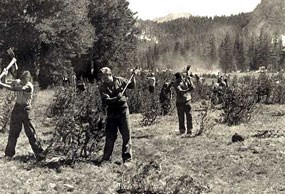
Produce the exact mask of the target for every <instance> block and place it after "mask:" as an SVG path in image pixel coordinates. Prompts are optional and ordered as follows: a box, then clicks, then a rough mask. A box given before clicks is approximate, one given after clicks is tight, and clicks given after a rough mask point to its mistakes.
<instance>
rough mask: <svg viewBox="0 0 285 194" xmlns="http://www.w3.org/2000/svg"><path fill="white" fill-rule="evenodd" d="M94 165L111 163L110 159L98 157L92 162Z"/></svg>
mask: <svg viewBox="0 0 285 194" xmlns="http://www.w3.org/2000/svg"><path fill="white" fill-rule="evenodd" d="M93 163H94V164H95V165H96V166H102V165H105V164H110V163H111V159H106V158H103V157H102V158H99V159H96V160H95V161H94V162H93Z"/></svg>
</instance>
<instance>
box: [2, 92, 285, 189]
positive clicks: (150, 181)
mask: <svg viewBox="0 0 285 194" xmlns="http://www.w3.org/2000/svg"><path fill="white" fill-rule="evenodd" d="M95 90H96V89H95V88H93V89H89V90H88V91H86V92H87V93H88V92H92V93H94V92H95V93H96V91H95ZM57 92H59V91H54V90H46V91H40V92H38V93H37V95H36V99H35V102H34V110H33V121H34V123H35V127H36V129H37V132H38V136H39V137H40V138H41V140H42V141H43V143H44V147H47V146H49V145H50V142H51V141H50V140H51V139H54V137H59V136H58V133H57V132H58V130H59V128H58V127H59V126H61V124H62V123H60V122H58V121H60V120H61V119H60V118H62V117H64V116H66V114H67V115H69V116H70V113H60V114H59V115H57V116H56V117H55V115H53V117H52V118H51V117H50V116H51V115H50V114H48V112H49V111H48V110H50V104H52V102H54V101H55V100H59V99H55V98H54V96H55V95H57ZM2 94H4V92H3V93H2ZM65 95H66V96H68V95H69V93H68V92H67V91H65ZM95 96H97V94H95ZM97 97H98V96H97ZM80 99H81V100H84V99H83V98H80ZM90 100H91V99H90V98H89V97H88V98H87V99H86V101H88V102H91V101H90ZM97 100H98V99H94V100H93V101H92V102H93V103H97ZM71 101H73V102H75V101H74V99H73V98H71ZM86 101H85V103H86ZM65 102H66V101H65ZM98 103H99V102H98ZM86 104H88V103H86ZM66 106H68V108H66V109H65V110H62V111H67V110H71V109H72V110H74V109H73V108H74V107H76V109H75V110H79V109H78V104H76V103H75V104H69V103H66ZM71 107H72V108H71ZM81 108H82V109H80V111H79V112H80V113H86V112H88V111H87V110H89V109H86V107H85V108H83V107H82V106H81ZM93 108H94V107H93ZM283 109H284V105H283V104H270V105H266V104H261V103H259V104H256V105H255V109H253V110H252V111H253V113H252V114H251V120H250V121H249V122H246V123H241V124H239V125H232V126H228V125H227V124H224V123H221V117H222V116H221V115H223V114H224V110H223V109H219V108H217V106H216V107H215V108H210V106H209V104H208V101H204V102H195V103H193V118H194V134H199V135H198V136H194V137H188V138H184V137H181V136H180V135H177V134H178V130H177V125H178V123H177V118H176V114H175V112H172V113H171V114H170V115H167V116H164V117H162V116H158V117H157V118H156V121H155V122H154V123H152V125H150V126H141V121H142V120H143V118H144V116H143V115H142V114H132V115H131V125H132V129H133V131H132V137H133V151H134V161H133V163H132V165H130V166H125V165H123V164H122V163H121V158H120V155H121V154H120V153H121V143H122V142H121V139H120V138H118V140H117V142H116V146H115V150H114V153H113V156H114V160H113V162H112V163H111V164H106V165H103V166H100V167H98V166H96V165H94V164H93V163H92V162H90V160H82V158H84V157H79V155H77V156H78V157H77V158H78V160H76V161H77V162H73V165H71V166H70V165H66V164H64V163H61V164H58V163H57V162H59V161H60V160H59V159H57V158H58V157H57V158H53V156H52V154H50V155H49V158H48V159H47V161H49V162H43V163H36V162H35V160H34V158H33V154H32V151H31V148H30V146H29V144H28V140H27V138H26V137H25V135H24V133H22V134H21V136H20V138H19V141H18V145H17V153H16V156H15V157H14V159H13V160H11V161H6V160H5V159H4V158H1V159H0V167H1V171H0V174H1V175H2V176H1V177H0V182H1V184H0V190H1V192H2V193H110V194H113V193H148V194H150V193H155V194H159V193H169V194H170V193H215V194H220V193H283V192H285V187H284V177H285V171H284V169H285V161H284V151H283V145H284V143H285V130H284V127H283V124H284V122H285V117H284V115H285V111H284V110H283ZM90 110H92V108H90ZM93 111H94V110H93ZM95 112H96V111H95ZM205 112H207V114H206V115H205ZM73 113H74V112H73ZM77 113H78V112H76V111H75V114H73V115H78V114H77ZM94 114H95V113H94ZM96 115H97V114H96ZM81 116H82V115H81ZM83 116H85V117H84V118H88V117H86V116H87V114H85V115H84V114H83ZM93 116H94V115H93ZM94 118H98V117H96V116H95V117H94ZM81 119H82V118H81ZM64 121H66V120H64ZM71 121H72V122H70V123H72V124H74V125H76V124H77V125H78V123H77V122H78V121H77V120H76V117H75V120H71ZM202 121H203V122H202ZM84 123H85V124H84ZM84 123H83V124H84V125H82V127H81V128H80V129H81V130H83V132H86V131H84V130H86V129H88V126H90V123H89V121H88V120H87V121H85V122H84ZM91 123H97V122H91ZM66 124H67V123H66ZM201 128H202V129H203V131H202V133H201ZM61 130H63V128H61ZM75 131H78V129H76V130H74V131H73V135H75ZM235 133H238V134H240V135H242V136H243V138H244V139H245V140H244V141H243V142H239V143H232V141H231V140H232V136H233V135H234V134H235ZM63 134H65V133H63ZM80 134H84V133H80ZM80 137H84V136H80ZM0 141H1V144H0V145H1V146H0V151H1V152H2V154H1V156H3V155H4V149H5V145H6V143H7V133H4V134H2V135H1V137H0ZM58 141H59V140H58ZM58 143H61V145H64V143H65V142H64V141H61V142H58ZM65 145H69V144H65ZM72 145H73V147H72V146H71V148H74V144H72ZM76 145H78V144H76ZM60 148H62V147H60ZM76 148H78V147H76ZM62 150H64V149H62ZM59 153H62V152H57V156H59ZM97 154H98V155H100V154H101V151H100V149H99V151H98V152H96V155H97ZM61 157H63V158H64V157H65V156H64V155H61ZM88 157H89V155H88ZM90 158H92V157H90ZM65 159H66V158H65ZM53 161H54V163H53ZM48 164H50V165H48ZM51 164H55V165H58V166H56V168H54V166H52V165H51Z"/></svg>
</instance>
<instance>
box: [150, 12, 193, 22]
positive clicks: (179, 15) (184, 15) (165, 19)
mask: <svg viewBox="0 0 285 194" xmlns="http://www.w3.org/2000/svg"><path fill="white" fill-rule="evenodd" d="M190 16H192V15H191V14H190V13H171V14H168V15H166V16H164V17H159V18H156V19H154V20H153V21H155V22H157V23H163V22H169V21H172V20H176V19H178V18H189V17H190Z"/></svg>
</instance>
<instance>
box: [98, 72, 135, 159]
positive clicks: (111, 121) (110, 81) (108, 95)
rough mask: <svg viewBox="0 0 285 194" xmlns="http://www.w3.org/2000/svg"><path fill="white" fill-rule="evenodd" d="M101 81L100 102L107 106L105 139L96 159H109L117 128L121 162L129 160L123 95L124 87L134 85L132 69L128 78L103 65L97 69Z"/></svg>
mask: <svg viewBox="0 0 285 194" xmlns="http://www.w3.org/2000/svg"><path fill="white" fill-rule="evenodd" d="M99 72H100V74H101V78H102V82H101V84H100V85H99V91H100V94H101V98H102V103H103V105H105V106H106V107H107V118H106V129H105V133H106V141H105V147H104V153H103V157H102V158H101V159H99V161H96V164H99V165H101V164H102V163H105V162H110V161H111V155H112V152H113V149H114V143H115V141H116V139H117V133H118V130H119V131H120V133H121V135H122V138H123V145H122V159H123V163H127V162H130V161H131V159H132V151H131V128H130V122H129V108H128V104H127V98H126V96H125V91H126V89H127V88H128V89H133V88H134V87H135V85H136V81H135V74H136V71H135V70H134V71H133V73H132V76H131V78H130V79H129V80H126V79H124V78H122V77H116V76H114V75H113V74H112V71H111V69H110V68H109V67H103V68H101V69H100V70H99Z"/></svg>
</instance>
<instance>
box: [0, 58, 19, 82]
mask: <svg viewBox="0 0 285 194" xmlns="http://www.w3.org/2000/svg"><path fill="white" fill-rule="evenodd" d="M16 61H17V59H16V58H13V59H12V60H11V62H10V63H9V65H8V66H7V67H6V69H7V71H8V70H9V69H10V68H11V67H12V66H13V65H14V64H16ZM4 75H5V72H4V71H3V72H2V73H1V74H0V79H2V77H3V76H4Z"/></svg>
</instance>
